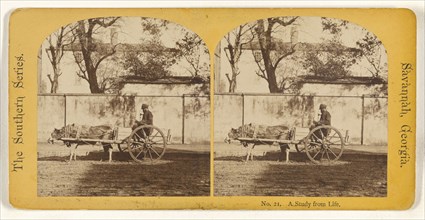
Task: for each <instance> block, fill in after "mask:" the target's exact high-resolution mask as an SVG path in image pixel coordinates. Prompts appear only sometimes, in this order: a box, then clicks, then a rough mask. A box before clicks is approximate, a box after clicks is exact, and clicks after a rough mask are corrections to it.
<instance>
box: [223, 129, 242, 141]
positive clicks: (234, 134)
mask: <svg viewBox="0 0 425 220" xmlns="http://www.w3.org/2000/svg"><path fill="white" fill-rule="evenodd" d="M238 137H240V131H239V130H238V129H235V128H231V129H230V131H229V133H227V137H226V138H228V139H236V138H238Z"/></svg>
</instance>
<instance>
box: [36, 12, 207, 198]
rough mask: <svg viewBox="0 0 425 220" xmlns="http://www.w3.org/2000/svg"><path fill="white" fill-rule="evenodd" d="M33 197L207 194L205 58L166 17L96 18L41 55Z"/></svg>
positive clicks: (59, 35) (56, 38) (61, 35)
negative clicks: (35, 194) (35, 174)
mask: <svg viewBox="0 0 425 220" xmlns="http://www.w3.org/2000/svg"><path fill="white" fill-rule="evenodd" d="M37 142H38V147H37V152H38V157H37V169H38V171H37V174H38V175H37V194H38V196H40V197H50V196H209V195H210V57H209V51H208V49H207V47H206V45H205V43H204V41H203V40H202V39H201V38H200V37H199V36H198V35H197V34H196V33H194V32H193V31H191V30H189V29H187V28H185V27H183V26H181V25H179V24H176V23H174V22H172V21H167V20H162V19H156V18H149V17H98V18H90V19H86V20H80V21H76V22H74V23H71V24H67V25H64V26H62V27H59V29H57V30H56V31H54V32H53V33H51V34H50V35H48V36H46V39H45V40H44V41H43V42H42V43H41V45H40V49H39V53H38V139H37Z"/></svg>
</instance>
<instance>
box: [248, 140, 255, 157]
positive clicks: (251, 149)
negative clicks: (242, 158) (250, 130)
mask: <svg viewBox="0 0 425 220" xmlns="http://www.w3.org/2000/svg"><path fill="white" fill-rule="evenodd" d="M254 147H255V144H253V145H252V147H251V148H250V149H249V156H250V157H251V160H252V161H253V160H254V155H253V154H252V151H253V150H254Z"/></svg>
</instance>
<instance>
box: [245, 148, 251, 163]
mask: <svg viewBox="0 0 425 220" xmlns="http://www.w3.org/2000/svg"><path fill="white" fill-rule="evenodd" d="M249 151H250V150H249V146H248V145H247V146H246V159H245V162H248V160H249V153H250V152H249Z"/></svg>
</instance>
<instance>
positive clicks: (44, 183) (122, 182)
mask: <svg viewBox="0 0 425 220" xmlns="http://www.w3.org/2000/svg"><path fill="white" fill-rule="evenodd" d="M102 154H103V152H101V151H94V152H90V153H89V154H88V155H85V156H78V158H77V159H78V160H77V161H73V162H71V163H70V162H67V161H66V160H67V159H68V157H67V156H45V157H40V156H39V159H38V195H39V196H183V195H185V196H209V195H210V181H209V179H210V156H209V154H208V153H199V152H192V151H184V150H179V151H178V150H168V151H167V153H166V154H165V155H164V157H163V159H162V160H161V161H160V162H158V163H154V164H151V163H150V162H147V163H143V164H140V163H136V162H133V161H132V160H131V158H130V157H129V155H128V153H120V152H114V154H113V158H114V161H113V162H111V163H109V162H106V161H102V162H101V161H99V159H100V158H102ZM39 155H40V154H39ZM44 155H47V154H46V153H44Z"/></svg>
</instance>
